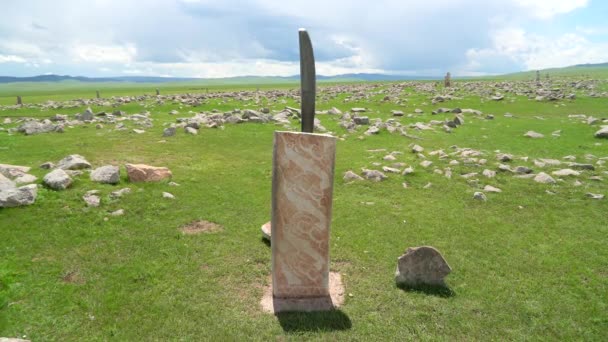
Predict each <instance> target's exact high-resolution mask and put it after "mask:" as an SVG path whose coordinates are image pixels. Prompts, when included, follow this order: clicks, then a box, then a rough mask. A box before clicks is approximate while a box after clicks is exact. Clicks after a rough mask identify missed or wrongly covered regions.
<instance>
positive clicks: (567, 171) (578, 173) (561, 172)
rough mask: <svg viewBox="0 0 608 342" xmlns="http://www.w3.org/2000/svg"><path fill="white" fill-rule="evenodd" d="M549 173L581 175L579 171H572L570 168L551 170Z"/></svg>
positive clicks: (559, 175) (562, 175) (561, 175)
mask: <svg viewBox="0 0 608 342" xmlns="http://www.w3.org/2000/svg"><path fill="white" fill-rule="evenodd" d="M551 174H552V175H554V176H558V177H565V176H580V175H581V173H580V172H578V171H574V170H572V169H561V170H557V171H553V172H551Z"/></svg>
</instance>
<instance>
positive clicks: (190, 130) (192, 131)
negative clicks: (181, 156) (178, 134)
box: [184, 127, 198, 135]
mask: <svg viewBox="0 0 608 342" xmlns="http://www.w3.org/2000/svg"><path fill="white" fill-rule="evenodd" d="M184 130H185V131H186V133H187V134H192V135H197V134H198V130H197V129H196V128H193V127H185V128H184Z"/></svg>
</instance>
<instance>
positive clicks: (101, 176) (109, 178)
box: [91, 165, 120, 184]
mask: <svg viewBox="0 0 608 342" xmlns="http://www.w3.org/2000/svg"><path fill="white" fill-rule="evenodd" d="M91 180H92V181H93V182H98V183H103V184H118V182H119V181H120V169H119V168H118V166H113V165H105V166H101V167H98V168H96V169H95V170H93V172H91Z"/></svg>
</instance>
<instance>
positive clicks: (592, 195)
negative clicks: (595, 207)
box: [585, 192, 604, 200]
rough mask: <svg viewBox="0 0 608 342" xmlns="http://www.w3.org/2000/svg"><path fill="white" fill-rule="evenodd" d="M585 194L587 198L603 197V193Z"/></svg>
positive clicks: (598, 198) (597, 198)
mask: <svg viewBox="0 0 608 342" xmlns="http://www.w3.org/2000/svg"><path fill="white" fill-rule="evenodd" d="M585 196H587V197H588V198H591V199H596V200H601V199H604V195H603V194H594V193H591V192H588V193H586V194H585Z"/></svg>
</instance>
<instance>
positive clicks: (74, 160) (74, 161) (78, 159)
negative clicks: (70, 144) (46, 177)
mask: <svg viewBox="0 0 608 342" xmlns="http://www.w3.org/2000/svg"><path fill="white" fill-rule="evenodd" d="M57 167H58V168H60V169H63V170H81V169H88V168H91V163H89V162H88V161H87V160H86V159H84V157H83V156H81V155H78V154H71V155H69V156H67V157H65V158H63V159H61V160H60V161H59V163H57Z"/></svg>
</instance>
